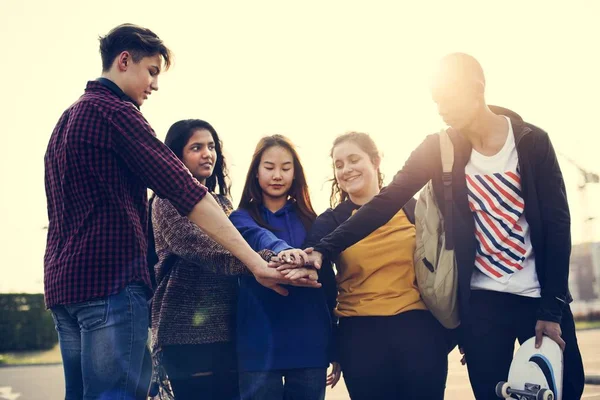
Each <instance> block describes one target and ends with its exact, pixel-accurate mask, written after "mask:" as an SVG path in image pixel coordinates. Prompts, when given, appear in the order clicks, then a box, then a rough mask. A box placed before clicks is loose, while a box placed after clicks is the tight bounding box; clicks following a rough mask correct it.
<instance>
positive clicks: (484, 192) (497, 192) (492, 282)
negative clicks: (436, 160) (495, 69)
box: [465, 117, 540, 297]
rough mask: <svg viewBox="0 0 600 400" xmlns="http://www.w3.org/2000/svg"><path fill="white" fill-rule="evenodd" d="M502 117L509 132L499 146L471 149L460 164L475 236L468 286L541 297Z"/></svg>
mask: <svg viewBox="0 0 600 400" xmlns="http://www.w3.org/2000/svg"><path fill="white" fill-rule="evenodd" d="M505 118H506V120H507V121H508V135H507V137H506V143H504V147H502V150H500V151H499V152H498V153H497V154H495V155H493V156H490V157H488V156H485V155H483V154H481V153H478V152H477V151H475V150H472V151H471V159H470V160H469V163H468V164H467V166H466V167H465V175H466V179H467V188H468V197H469V207H470V208H471V211H472V213H473V218H474V219H475V235H476V237H477V252H476V255H475V267H476V268H475V271H474V272H473V276H472V278H471V289H484V290H493V291H496V292H507V293H513V294H518V295H521V296H527V297H540V283H539V281H538V277H537V273H536V270H535V257H534V254H533V247H532V246H531V239H530V233H529V224H527V221H526V220H525V214H524V208H525V205H524V202H523V195H522V192H521V175H520V173H519V167H518V165H519V163H518V161H519V158H518V155H517V149H516V147H515V137H514V135H513V129H512V125H511V123H510V119H509V118H507V117H505Z"/></svg>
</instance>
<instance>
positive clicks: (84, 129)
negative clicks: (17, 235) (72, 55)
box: [44, 81, 206, 308]
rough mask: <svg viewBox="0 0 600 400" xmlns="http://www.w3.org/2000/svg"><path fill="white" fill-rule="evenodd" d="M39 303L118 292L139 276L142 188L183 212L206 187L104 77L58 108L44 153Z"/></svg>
mask: <svg viewBox="0 0 600 400" xmlns="http://www.w3.org/2000/svg"><path fill="white" fill-rule="evenodd" d="M44 161H45V169H46V173H45V183H46V197H47V202H48V218H49V222H50V223H49V227H48V242H47V246H46V254H45V256H44V290H45V295H46V306H47V307H49V308H50V307H52V306H55V305H58V304H69V303H78V302H82V301H86V300H89V299H93V298H100V297H106V296H108V295H111V294H115V293H118V292H119V291H120V290H122V289H123V288H124V287H125V286H127V285H128V284H129V283H131V282H143V283H144V284H145V285H147V286H148V289H149V293H150V287H151V285H150V277H149V274H148V268H147V265H146V249H147V220H148V201H147V188H151V189H152V190H153V191H154V192H155V193H156V194H157V195H158V196H160V197H163V198H167V199H169V200H170V201H171V203H172V204H173V206H175V208H176V209H177V211H178V212H179V213H181V214H182V215H187V214H188V213H189V212H190V211H191V210H192V208H193V207H194V206H195V205H196V203H198V201H200V200H201V199H202V198H203V197H204V195H205V194H206V188H205V187H204V186H201V185H200V184H199V183H198V181H196V180H195V179H194V178H193V177H192V176H191V174H190V173H189V171H188V170H187V168H185V166H184V165H183V164H182V163H181V161H180V160H179V159H178V158H177V157H176V156H175V155H174V154H173V153H172V152H171V150H169V148H168V147H166V146H165V145H164V144H163V143H161V142H160V141H159V140H158V139H157V138H156V135H155V134H154V131H153V130H152V128H151V127H150V125H149V124H148V122H147V121H146V120H145V119H144V117H143V116H142V114H141V113H140V111H139V110H138V109H137V106H135V105H134V104H133V103H132V102H131V100H130V99H129V98H128V97H127V96H126V95H125V94H124V93H123V92H122V91H121V90H120V89H119V88H118V87H117V86H116V85H114V84H113V83H112V82H110V81H108V82H107V81H103V82H100V81H91V82H88V84H87V87H86V90H85V93H84V94H83V96H81V97H80V98H79V100H77V101H76V102H75V104H73V105H72V106H71V107H69V108H68V109H67V110H66V111H65V112H64V113H63V115H62V116H61V118H60V120H59V121H58V123H57V125H56V127H55V128H54V132H52V136H51V138H50V143H49V144H48V149H47V151H46V156H45V160H44Z"/></svg>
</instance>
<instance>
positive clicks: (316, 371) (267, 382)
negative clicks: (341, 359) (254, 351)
mask: <svg viewBox="0 0 600 400" xmlns="http://www.w3.org/2000/svg"><path fill="white" fill-rule="evenodd" d="M326 375H327V369H326V368H298V369H286V370H277V371H256V372H240V394H241V398H242V399H243V400H323V399H324V398H325V379H326ZM284 379H285V384H284V383H283V380H284Z"/></svg>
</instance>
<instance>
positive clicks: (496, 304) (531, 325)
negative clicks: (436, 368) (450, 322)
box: [461, 290, 585, 400]
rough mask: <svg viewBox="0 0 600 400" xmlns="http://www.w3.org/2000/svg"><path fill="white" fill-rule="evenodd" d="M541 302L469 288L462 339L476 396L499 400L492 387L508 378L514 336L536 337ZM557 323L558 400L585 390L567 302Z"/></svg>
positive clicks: (569, 398) (521, 339)
mask: <svg viewBox="0 0 600 400" xmlns="http://www.w3.org/2000/svg"><path fill="white" fill-rule="evenodd" d="M539 302H540V299H539V298H531V297H524V296H517V295H514V294H507V293H499V292H492V291H487V290H474V291H473V292H471V299H470V304H471V312H470V316H469V319H468V321H465V322H464V323H463V324H462V332H461V334H462V338H463V340H462V341H461V342H462V345H463V348H464V350H465V354H466V360H467V367H468V370H469V379H470V381H471V386H472V388H473V392H474V394H475V397H476V398H477V399H478V400H482V399H497V397H496V395H495V392H494V389H495V387H496V384H497V383H498V382H499V381H506V379H507V378H508V370H509V368H510V363H511V361H512V357H513V352H514V345H515V340H517V339H518V340H519V343H523V342H524V341H526V340H527V339H529V338H531V337H532V336H535V324H536V322H537V319H536V311H537V309H538V306H539ZM560 327H561V330H562V338H563V340H564V341H565V342H566V347H565V351H564V353H563V361H564V376H563V396H562V398H563V399H565V400H577V399H579V398H581V394H582V393H583V387H584V379H585V377H584V373H583V362H582V360H581V354H580V352H579V346H578V344H577V336H576V335H575V323H574V322H573V314H571V309H570V307H569V306H565V308H564V310H563V316H562V322H561V325H560Z"/></svg>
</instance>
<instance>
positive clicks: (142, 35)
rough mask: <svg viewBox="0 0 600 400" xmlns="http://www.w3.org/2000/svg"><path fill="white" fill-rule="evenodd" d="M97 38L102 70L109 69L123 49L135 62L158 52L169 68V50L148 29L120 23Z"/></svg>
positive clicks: (170, 57)
mask: <svg viewBox="0 0 600 400" xmlns="http://www.w3.org/2000/svg"><path fill="white" fill-rule="evenodd" d="M99 40H100V56H101V57H102V71H103V72H106V71H108V70H109V69H110V67H111V65H112V63H113V62H114V61H115V58H116V57H117V56H118V55H119V54H121V53H122V52H123V51H128V52H130V53H131V57H132V58H133V61H134V62H136V63H137V62H139V61H140V60H141V59H142V58H144V57H150V56H154V55H156V54H160V55H161V56H162V58H163V61H164V63H165V69H169V67H170V66H171V59H172V54H171V50H169V48H168V47H167V46H165V44H164V43H163V41H162V40H161V39H160V38H159V37H158V36H157V35H156V33H154V32H152V31H151V30H150V29H147V28H143V27H141V26H138V25H134V24H121V25H119V26H117V27H115V28H113V29H112V30H111V31H110V32H108V34H107V35H106V36H101V37H100V38H99Z"/></svg>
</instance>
